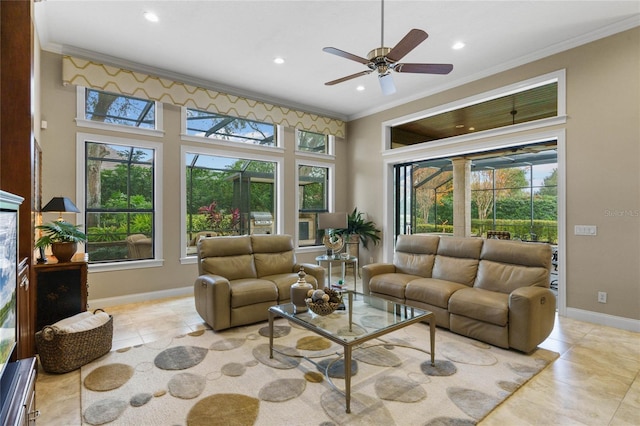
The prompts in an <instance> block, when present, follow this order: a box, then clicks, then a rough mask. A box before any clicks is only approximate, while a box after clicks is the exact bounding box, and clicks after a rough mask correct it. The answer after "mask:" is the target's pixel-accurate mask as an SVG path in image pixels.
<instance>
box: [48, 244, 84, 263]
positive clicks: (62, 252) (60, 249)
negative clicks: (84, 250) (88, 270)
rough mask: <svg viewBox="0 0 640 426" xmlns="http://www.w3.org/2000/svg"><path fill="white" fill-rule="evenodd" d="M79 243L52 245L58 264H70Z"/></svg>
mask: <svg viewBox="0 0 640 426" xmlns="http://www.w3.org/2000/svg"><path fill="white" fill-rule="evenodd" d="M77 249H78V243H53V244H51V252H52V253H53V255H54V256H55V257H56V259H58V262H70V261H71V258H72V257H73V255H74V254H76V250H77Z"/></svg>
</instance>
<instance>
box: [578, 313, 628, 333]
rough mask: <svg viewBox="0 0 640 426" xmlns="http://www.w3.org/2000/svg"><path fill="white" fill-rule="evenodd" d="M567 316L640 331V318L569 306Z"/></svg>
mask: <svg viewBox="0 0 640 426" xmlns="http://www.w3.org/2000/svg"><path fill="white" fill-rule="evenodd" d="M566 316H567V318H572V319H577V320H580V321H586V322H591V323H594V324H600V325H606V326H608V327H615V328H620V329H622V330H628V331H634V332H636V333H638V332H640V320H635V319H631V318H624V317H616V316H614V315H609V314H601V313H599V312H592V311H585V310H584V309H576V308H567V315H566Z"/></svg>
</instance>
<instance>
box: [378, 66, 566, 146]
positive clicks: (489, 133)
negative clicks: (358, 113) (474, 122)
mask: <svg viewBox="0 0 640 426" xmlns="http://www.w3.org/2000/svg"><path fill="white" fill-rule="evenodd" d="M554 82H556V83H558V89H557V90H558V112H557V115H556V116H555V117H549V118H543V119H540V120H534V121H528V122H525V123H519V124H514V125H511V126H505V127H498V128H496V129H489V130H483V131H479V132H474V133H468V134H464V135H460V136H452V137H449V138H443V139H438V140H435V141H429V142H424V143H421V144H420V143H419V144H415V145H411V146H408V147H402V148H394V149H391V137H390V135H391V127H393V126H399V125H401V124H406V123H410V122H412V121H416V120H421V119H423V118H427V117H432V116H434V115H438V114H443V113H445V112H449V111H454V110H458V109H461V108H465V107H468V106H471V105H477V104H480V103H483V102H486V101H490V100H492V99H496V98H500V97H503V96H508V95H511V94H514V93H519V92H523V91H526V90H529V89H533V88H535V87H540V86H544V85H546V84H550V83H554ZM566 121H567V78H566V70H564V69H561V70H558V71H554V72H550V73H548V74H544V75H540V76H538V77H534V78H530V79H528V80H524V81H520V82H517V83H514V84H510V85H507V86H503V87H499V88H497V89H494V90H490V91H487V92H483V93H480V94H478V95H474V96H470V97H467V98H464V99H458V100H456V101H453V102H449V103H447V104H443V105H438V106H435V107H433V108H430V109H427V110H424V111H419V112H416V113H414V114H409V115H405V116H403V117H400V118H397V119H393V120H389V121H386V122H384V123H383V124H382V128H383V137H382V140H381V143H382V155H383V157H386V158H392V157H394V156H398V157H404V156H406V155H407V154H410V153H412V152H416V153H419V152H421V151H422V150H424V145H425V144H428V145H429V147H430V148H438V147H442V146H451V145H453V144H461V145H464V144H465V143H467V142H469V141H473V140H477V139H479V138H490V137H498V136H503V135H508V134H512V133H514V132H523V131H526V130H536V129H543V128H548V127H549V126H554V125H557V124H564V123H566Z"/></svg>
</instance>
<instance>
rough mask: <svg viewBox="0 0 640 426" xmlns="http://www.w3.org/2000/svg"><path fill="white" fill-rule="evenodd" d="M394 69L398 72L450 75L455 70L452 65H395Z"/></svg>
mask: <svg viewBox="0 0 640 426" xmlns="http://www.w3.org/2000/svg"><path fill="white" fill-rule="evenodd" d="M392 68H393V69H394V70H395V71H397V72H412V73H420V74H449V73H450V72H451V70H453V65H452V64H394V65H393V66H392Z"/></svg>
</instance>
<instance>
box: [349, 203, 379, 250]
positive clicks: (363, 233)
mask: <svg viewBox="0 0 640 426" xmlns="http://www.w3.org/2000/svg"><path fill="white" fill-rule="evenodd" d="M363 214H364V213H363V212H359V211H358V208H357V207H356V208H354V209H353V211H352V212H351V213H350V214H349V215H347V229H343V230H342V231H341V234H343V235H344V236H345V241H346V243H347V244H348V245H347V249H348V250H349V249H350V250H349V251H350V253H349V254H350V255H352V256H356V257H357V256H358V255H359V250H358V248H359V245H360V243H361V242H362V245H363V246H364V248H367V244H368V243H370V242H372V243H373V244H374V245H378V243H379V242H380V236H379V235H378V234H379V233H380V232H382V231H380V230H379V229H378V228H376V224H375V223H373V222H372V221H370V220H365V219H364V217H363Z"/></svg>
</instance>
